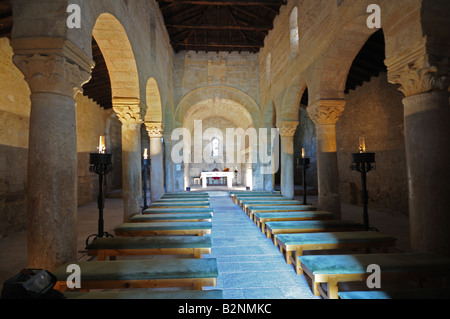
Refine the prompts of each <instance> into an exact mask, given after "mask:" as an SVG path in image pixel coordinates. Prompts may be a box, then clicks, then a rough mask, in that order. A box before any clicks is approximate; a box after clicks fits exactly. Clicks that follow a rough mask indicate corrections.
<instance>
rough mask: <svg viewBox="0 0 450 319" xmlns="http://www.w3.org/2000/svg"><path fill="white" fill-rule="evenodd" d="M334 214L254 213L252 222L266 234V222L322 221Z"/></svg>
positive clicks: (300, 212)
mask: <svg viewBox="0 0 450 319" xmlns="http://www.w3.org/2000/svg"><path fill="white" fill-rule="evenodd" d="M333 218H334V214H333V213H330V212H325V211H317V210H316V211H298V212H270V213H255V214H253V221H254V222H255V223H256V225H257V226H258V227H259V228H261V232H263V233H264V234H265V233H266V222H273V221H300V220H322V219H333Z"/></svg>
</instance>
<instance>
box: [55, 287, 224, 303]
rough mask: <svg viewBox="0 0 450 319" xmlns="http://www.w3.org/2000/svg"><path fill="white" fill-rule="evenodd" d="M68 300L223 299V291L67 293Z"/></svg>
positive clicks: (65, 294) (65, 295)
mask: <svg viewBox="0 0 450 319" xmlns="http://www.w3.org/2000/svg"><path fill="white" fill-rule="evenodd" d="M64 297H65V298H66V299H109V300H112V299H186V300H189V299H223V291H222V290H216V289H214V290H168V291H151V290H150V291H149V290H146V291H126V290H117V291H89V292H65V293H64Z"/></svg>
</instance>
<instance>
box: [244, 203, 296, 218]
mask: <svg viewBox="0 0 450 319" xmlns="http://www.w3.org/2000/svg"><path fill="white" fill-rule="evenodd" d="M301 204H302V203H301V202H300V201H298V200H291V199H282V200H267V201H265V200H258V201H243V202H242V209H243V210H244V212H245V213H246V214H247V215H248V216H249V217H250V218H251V219H253V216H250V211H249V207H255V206H262V207H267V206H299V205H301Z"/></svg>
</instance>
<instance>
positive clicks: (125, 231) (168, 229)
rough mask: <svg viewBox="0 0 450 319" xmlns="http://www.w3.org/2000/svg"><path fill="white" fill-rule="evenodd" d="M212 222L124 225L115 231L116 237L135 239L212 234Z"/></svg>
mask: <svg viewBox="0 0 450 319" xmlns="http://www.w3.org/2000/svg"><path fill="white" fill-rule="evenodd" d="M211 229H212V223H210V222H154V223H124V224H122V225H120V226H118V227H117V228H115V229H114V232H115V234H116V236H125V237H135V236H152V235H197V236H204V235H205V234H211Z"/></svg>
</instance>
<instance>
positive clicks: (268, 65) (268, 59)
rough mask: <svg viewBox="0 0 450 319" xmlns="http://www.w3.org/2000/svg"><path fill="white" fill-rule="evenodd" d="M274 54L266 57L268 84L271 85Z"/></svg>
mask: <svg viewBox="0 0 450 319" xmlns="http://www.w3.org/2000/svg"><path fill="white" fill-rule="evenodd" d="M271 60H272V54H270V53H269V54H268V55H267V57H266V80H267V83H270V65H271V63H272V61H271Z"/></svg>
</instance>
